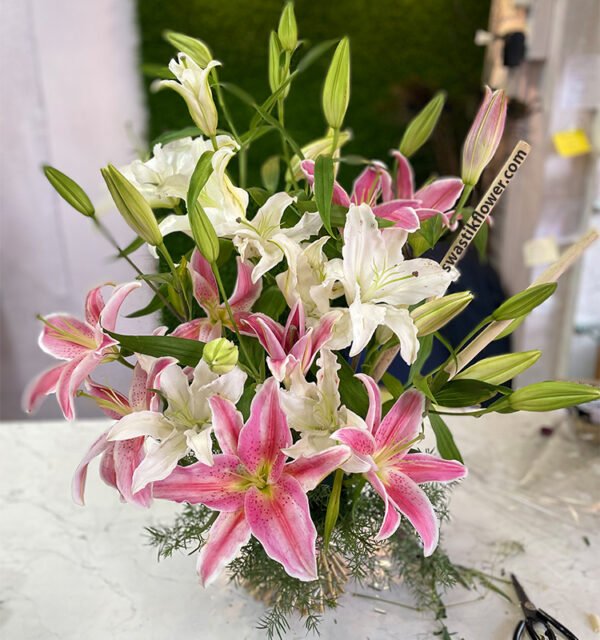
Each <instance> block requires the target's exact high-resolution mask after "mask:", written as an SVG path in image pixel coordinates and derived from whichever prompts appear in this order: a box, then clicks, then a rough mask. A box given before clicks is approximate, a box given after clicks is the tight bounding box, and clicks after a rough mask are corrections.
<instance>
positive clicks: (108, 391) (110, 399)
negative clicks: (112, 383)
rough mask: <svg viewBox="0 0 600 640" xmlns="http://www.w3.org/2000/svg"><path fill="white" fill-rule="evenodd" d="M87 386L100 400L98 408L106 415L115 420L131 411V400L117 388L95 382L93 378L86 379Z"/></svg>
mask: <svg viewBox="0 0 600 640" xmlns="http://www.w3.org/2000/svg"><path fill="white" fill-rule="evenodd" d="M134 380H135V370H134ZM85 388H86V391H87V392H88V393H89V394H90V395H91V396H93V397H94V398H97V399H98V400H99V401H100V402H99V403H98V408H99V409H100V411H102V413H103V414H104V415H105V416H108V417H109V418H112V419H113V420H120V419H121V418H122V417H123V416H124V415H126V414H128V413H130V412H131V407H130V405H129V400H128V399H127V398H126V397H125V396H124V395H123V394H122V393H121V392H119V391H117V390H116V389H112V388H111V387H107V386H106V385H103V384H99V383H98V382H94V381H93V380H92V379H91V378H88V379H87V380H86V381H85Z"/></svg>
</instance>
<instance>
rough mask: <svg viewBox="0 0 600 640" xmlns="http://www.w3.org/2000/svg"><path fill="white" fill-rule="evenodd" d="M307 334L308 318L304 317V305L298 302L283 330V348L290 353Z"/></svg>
mask: <svg viewBox="0 0 600 640" xmlns="http://www.w3.org/2000/svg"><path fill="white" fill-rule="evenodd" d="M305 332H306V317H305V315H304V305H303V304H302V301H301V300H298V301H297V302H296V303H295V304H294V306H293V307H292V310H291V311H290V313H289V315H288V319H287V321H286V323H285V327H284V329H283V348H284V350H285V352H286V353H289V352H290V351H291V349H292V347H293V346H294V345H295V344H296V342H297V341H298V338H301V337H302V336H304V334H305Z"/></svg>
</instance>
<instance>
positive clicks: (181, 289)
mask: <svg viewBox="0 0 600 640" xmlns="http://www.w3.org/2000/svg"><path fill="white" fill-rule="evenodd" d="M156 248H157V249H158V250H159V251H160V253H161V254H162V256H163V258H164V259H165V261H166V263H167V265H168V267H169V269H170V270H171V273H172V274H173V279H174V284H175V290H176V291H177V294H178V295H179V297H180V298H181V300H182V301H183V304H184V307H185V308H186V309H187V312H188V317H187V319H188V320H189V319H191V317H192V303H191V300H189V298H188V296H187V294H186V291H185V286H184V284H183V281H182V280H181V276H180V275H179V272H178V271H177V267H176V266H175V263H174V262H173V258H171V254H170V253H169V250H168V249H167V247H166V246H165V243H164V242H163V243H162V244H161V245H159V246H158V247H156Z"/></svg>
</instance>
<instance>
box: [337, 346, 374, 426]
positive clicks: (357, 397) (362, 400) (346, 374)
mask: <svg viewBox="0 0 600 640" xmlns="http://www.w3.org/2000/svg"><path fill="white" fill-rule="evenodd" d="M337 359H338V362H339V364H340V365H341V368H340V370H339V372H338V375H339V377H340V387H339V389H340V397H341V399H342V404H344V405H346V407H347V408H348V409H350V411H353V412H354V413H356V414H357V415H359V416H366V415H367V411H368V410H369V398H368V396H367V390H366V389H365V387H364V385H363V383H362V382H361V381H360V380H359V379H358V378H356V377H355V376H354V370H353V369H352V367H351V366H350V365H349V364H348V362H347V361H346V360H345V359H344V357H343V356H342V355H341V354H339V353H338V355H337Z"/></svg>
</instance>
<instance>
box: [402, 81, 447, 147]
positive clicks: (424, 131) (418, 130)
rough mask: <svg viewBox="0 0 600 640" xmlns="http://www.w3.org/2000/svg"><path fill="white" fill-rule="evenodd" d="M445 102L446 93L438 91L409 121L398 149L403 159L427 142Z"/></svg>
mask: <svg viewBox="0 0 600 640" xmlns="http://www.w3.org/2000/svg"><path fill="white" fill-rule="evenodd" d="M445 102H446V93H445V92H444V91H439V92H438V93H436V94H435V96H433V98H432V99H431V100H430V101H429V102H428V103H427V104H426V105H425V106H424V107H423V109H421V111H419V113H418V114H417V115H416V116H415V117H414V118H413V119H412V120H411V121H410V123H409V125H408V127H406V131H405V132H404V135H403V136H402V141H401V142H400V147H399V149H400V153H401V154H402V155H403V156H404V157H405V158H410V157H411V156H412V155H414V154H415V153H416V152H417V151H418V150H419V149H420V148H421V147H422V146H423V145H424V144H425V143H426V142H427V140H429V136H430V135H431V134H432V133H433V130H434V129H435V126H436V124H437V123H438V120H439V119H440V115H441V114H442V109H443V108H444V104H445Z"/></svg>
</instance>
